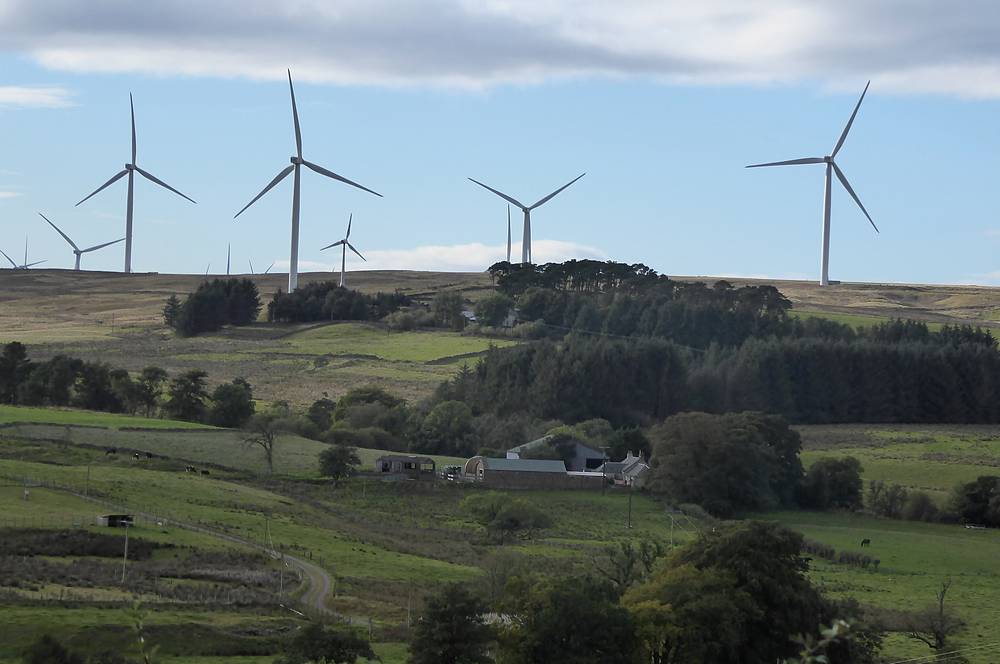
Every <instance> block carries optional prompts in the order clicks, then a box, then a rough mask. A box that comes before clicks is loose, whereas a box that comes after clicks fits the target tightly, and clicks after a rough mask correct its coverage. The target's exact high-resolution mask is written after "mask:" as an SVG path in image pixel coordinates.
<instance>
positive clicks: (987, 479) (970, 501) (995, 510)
mask: <svg viewBox="0 0 1000 664" xmlns="http://www.w3.org/2000/svg"><path fill="white" fill-rule="evenodd" d="M952 509H954V510H955V512H957V513H958V515H959V518H960V519H962V521H965V522H966V523H977V524H982V525H985V526H1000V477H998V476H996V475H982V476H980V477H977V478H976V479H975V481H972V482H967V483H965V484H960V485H958V486H957V487H956V488H955V493H954V495H953V496H952Z"/></svg>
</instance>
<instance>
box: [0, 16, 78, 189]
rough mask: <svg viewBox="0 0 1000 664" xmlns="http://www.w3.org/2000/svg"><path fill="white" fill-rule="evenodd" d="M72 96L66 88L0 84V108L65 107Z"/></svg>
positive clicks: (70, 103)
mask: <svg viewBox="0 0 1000 664" xmlns="http://www.w3.org/2000/svg"><path fill="white" fill-rule="evenodd" d="M0 34H2V30H0ZM72 96H73V95H72V93H71V92H70V91H69V90H67V89H66V88H58V87H23V86H16V85H0V108H67V107H69V106H72V105H73V102H72ZM3 172H4V173H8V172H9V171H3Z"/></svg>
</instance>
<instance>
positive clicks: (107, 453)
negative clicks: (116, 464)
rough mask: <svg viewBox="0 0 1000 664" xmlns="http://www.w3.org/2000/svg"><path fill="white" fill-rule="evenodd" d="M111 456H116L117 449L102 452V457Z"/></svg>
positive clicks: (112, 448) (111, 448)
mask: <svg viewBox="0 0 1000 664" xmlns="http://www.w3.org/2000/svg"><path fill="white" fill-rule="evenodd" d="M112 454H118V448H117V447H109V448H107V449H105V450H104V456H110V455H112Z"/></svg>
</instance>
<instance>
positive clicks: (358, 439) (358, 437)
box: [323, 426, 407, 452]
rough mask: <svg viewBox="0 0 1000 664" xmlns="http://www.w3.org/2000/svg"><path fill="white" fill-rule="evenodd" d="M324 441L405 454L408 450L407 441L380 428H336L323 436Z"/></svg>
mask: <svg viewBox="0 0 1000 664" xmlns="http://www.w3.org/2000/svg"><path fill="white" fill-rule="evenodd" d="M323 441H324V442H327V443H330V444H331V445H346V446H349V447H365V448H368V449H374V450H389V451H392V452H404V451H406V449H407V444H406V441H405V440H403V439H402V438H399V437H397V436H395V435H393V434H391V433H389V432H388V431H386V430H385V429H381V428H379V427H362V428H360V429H354V428H351V427H347V426H335V427H333V428H331V429H330V430H328V431H327V432H326V433H325V434H323Z"/></svg>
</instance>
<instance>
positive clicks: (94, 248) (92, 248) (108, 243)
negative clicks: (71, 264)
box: [79, 238, 125, 254]
mask: <svg viewBox="0 0 1000 664" xmlns="http://www.w3.org/2000/svg"><path fill="white" fill-rule="evenodd" d="M124 241H125V238H121V239H118V240H113V241H111V242H105V243H104V244H96V245H94V246H93V247H87V248H86V249H80V250H79V251H80V253H81V254H85V253H87V252H88V251H97V250H98V249H103V248H104V247H110V246H111V245H113V244H118V243H119V242H124Z"/></svg>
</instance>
